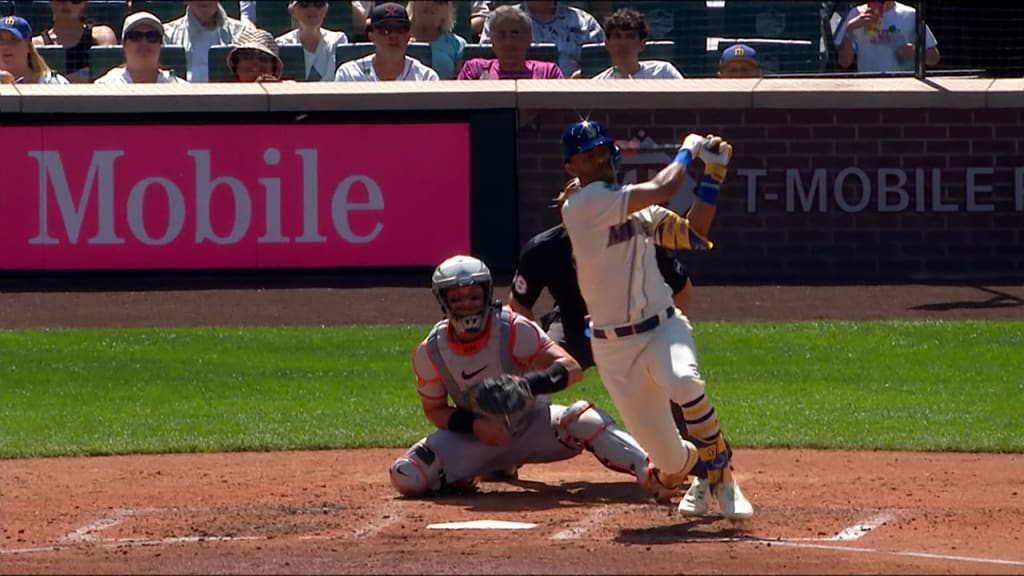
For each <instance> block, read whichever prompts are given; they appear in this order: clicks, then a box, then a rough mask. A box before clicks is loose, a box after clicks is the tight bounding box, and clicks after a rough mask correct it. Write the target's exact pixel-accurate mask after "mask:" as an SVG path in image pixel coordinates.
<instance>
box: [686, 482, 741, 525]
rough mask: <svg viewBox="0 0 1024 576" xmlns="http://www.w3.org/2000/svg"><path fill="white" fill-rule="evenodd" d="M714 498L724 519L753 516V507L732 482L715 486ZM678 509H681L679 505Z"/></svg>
mask: <svg viewBox="0 0 1024 576" xmlns="http://www.w3.org/2000/svg"><path fill="white" fill-rule="evenodd" d="M715 498H716V499H718V506H719V508H720V509H721V511H722V516H724V517H726V518H729V519H731V520H740V519H743V518H750V517H751V516H753V515H754V507H753V506H751V505H750V501H749V500H747V497H746V496H744V495H743V492H742V491H741V490H740V487H739V485H738V484H736V482H735V481H734V480H730V481H728V482H722V483H721V484H719V485H718V486H716V487H715ZM684 501H685V498H684ZM680 509H682V505H681V504H680Z"/></svg>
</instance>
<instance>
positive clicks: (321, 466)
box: [0, 285, 1024, 574]
mask: <svg viewBox="0 0 1024 576" xmlns="http://www.w3.org/2000/svg"><path fill="white" fill-rule="evenodd" d="M497 293H498V294H499V295H504V294H506V293H507V288H501V289H499V290H498V291H497ZM437 315H438V312H437V307H436V305H435V304H434V302H433V300H432V299H431V296H430V293H429V290H427V289H426V288H424V287H422V286H416V285H404V286H390V287H387V288H380V287H376V288H374V287H367V286H363V287H359V286H344V287H341V286H317V287H293V288H290V289H279V288H278V287H268V288H266V289H242V288H237V287H222V288H221V289H216V290H213V289H198V290H159V291H154V290H147V291H135V290H131V289H127V288H125V289H122V290H119V291H109V290H106V291H104V290H84V291H77V292H60V291H55V290H48V291H25V290H20V289H10V287H8V288H7V289H5V291H2V292H0V328H22V327H33V326H54V327H56V326H68V327H74V326H169V325H173V326H190V325H267V324H351V323H360V324H376V323H393V322H394V323H405V322H428V321H432V320H434V319H436V318H437ZM691 317H692V318H693V319H694V320H695V321H697V322H700V321H710V320H730V321H753V320H770V321H785V320H806V319H818V318H820V319H833V318H836V319H880V318H886V319H900V318H914V319H934V320H953V319H965V318H975V319H996V318H999V319H1024V287H1020V286H1000V287H992V286H923V285H922V286H899V287H721V286H718V287H702V288H699V289H698V291H697V294H696V299H695V303H694V312H693V314H691ZM399 452H400V450H398V449H395V450H346V451H318V452H275V453H238V454H201V455H190V454H177V455H152V456H121V457H104V458H53V459H25V460H3V461H0V522H2V538H0V573H3V574H20V573H34V574H43V573H46V574H57V573H83V574H84V573H105V574H112V573H119V574H129V573H130V574H143V573H191V574H213V573H232V574H242V573H244V574H256V573H272V574H285V573H287V574H329V573H350V574H351V573H359V574H398V573H401V574H424V573H438V574H442V573H443V574H455V573H485V572H486V573H492V574H561V573H580V574H613V573H615V574H618V573H645V574H647V573H650V574H654V573H659V574H662V573H666V574H667V573H681V572H687V573H744V574H763V573H787V574H788V573H802V574H821V573H828V574H849V573H858V574H868V573H888V574H892V573H903V574H937V573H942V574H946V573H1000V574H1024V552H1022V550H1024V522H1022V521H1021V519H1022V518H1024V484H1022V481H1021V478H1024V455H1020V454H1015V455H977V454H931V453H928V454H921V453H901V452H847V451H810V450H749V449H742V448H741V449H739V450H737V453H736V460H737V466H738V475H739V477H740V479H741V481H742V483H743V485H744V488H745V491H746V492H747V493H748V496H749V497H750V498H751V500H752V501H753V502H754V505H755V507H756V508H757V514H756V516H755V517H754V518H753V519H751V520H747V521H744V522H740V523H733V522H729V521H726V520H722V519H714V518H709V519H698V520H693V519H686V518H683V517H680V516H677V515H675V514H673V513H672V509H670V508H665V507H657V506H655V505H653V504H651V503H649V502H648V501H647V499H646V498H645V494H644V493H643V492H642V491H641V490H640V489H639V488H637V487H636V486H635V485H634V484H633V483H632V482H631V480H630V478H629V477H627V476H623V475H621V474H616V473H614V472H611V471H609V470H606V469H605V468H603V467H601V466H600V465H599V464H598V463H597V462H596V461H595V460H594V459H593V458H591V457H589V456H587V455H583V456H581V457H579V458H576V459H574V460H572V461H569V462H562V463H558V464H550V465H536V466H527V467H525V468H523V470H522V472H521V479H520V481H519V482H516V483H510V484H503V483H494V484H490V483H489V484H484V485H482V487H481V491H480V492H479V493H476V494H467V495H458V496H446V497H441V498H436V499H430V500H405V499H400V498H396V497H395V495H394V493H393V492H392V490H391V489H390V486H389V485H388V482H387V478H386V474H385V467H386V464H387V463H388V462H390V460H391V459H392V458H394V457H395V456H396V455H397V454H398V453H399ZM480 520H493V521H505V522H518V523H524V524H525V525H526V526H522V527H521V529H518V530H497V529H489V530H478V529H461V530H454V529H444V528H445V527H443V526H436V525H437V524H441V523H450V522H464V521H480Z"/></svg>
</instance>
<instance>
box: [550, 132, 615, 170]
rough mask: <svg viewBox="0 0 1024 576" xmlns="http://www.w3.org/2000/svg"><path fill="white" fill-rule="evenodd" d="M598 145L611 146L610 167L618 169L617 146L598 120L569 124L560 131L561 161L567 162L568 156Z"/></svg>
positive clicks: (570, 156)
mask: <svg viewBox="0 0 1024 576" xmlns="http://www.w3.org/2000/svg"><path fill="white" fill-rule="evenodd" d="M598 146H608V147H609V148H611V162H612V167H613V168H615V169H616V170H618V168H619V160H620V159H621V155H622V153H621V150H620V149H619V146H618V145H617V144H616V143H615V141H614V140H612V139H611V137H609V136H608V131H607V130H605V128H604V126H603V125H602V124H601V123H600V122H595V121H592V120H583V121H581V122H577V123H575V124H570V125H569V127H568V128H566V129H565V131H563V132H562V161H563V162H568V160H569V158H572V157H573V156H575V155H577V154H580V153H581V152H586V151H587V150H590V149H593V148H597V147H598Z"/></svg>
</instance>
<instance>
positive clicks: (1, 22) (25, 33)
mask: <svg viewBox="0 0 1024 576" xmlns="http://www.w3.org/2000/svg"><path fill="white" fill-rule="evenodd" d="M0 30H2V31H6V32H10V33H11V34H14V36H15V38H17V39H19V40H29V39H31V38H32V26H30V25H29V23H28V20H25V19H24V18H22V17H21V16H4V17H3V18H0Z"/></svg>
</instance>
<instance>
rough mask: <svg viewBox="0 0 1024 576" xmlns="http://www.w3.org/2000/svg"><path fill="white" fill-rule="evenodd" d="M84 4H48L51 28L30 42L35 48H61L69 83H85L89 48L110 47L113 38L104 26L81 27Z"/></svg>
mask: <svg viewBox="0 0 1024 576" xmlns="http://www.w3.org/2000/svg"><path fill="white" fill-rule="evenodd" d="M85 9H86V2H85V0H70V1H68V0H50V14H51V16H52V18H53V27H51V28H49V29H47V30H44V31H43V32H41V33H40V34H39V35H38V36H36V37H35V38H33V39H32V43H33V44H35V45H36V46H51V45H61V46H63V47H64V62H65V64H64V70H63V72H64V75H65V76H66V77H67V78H68V80H70V81H72V82H88V81H89V78H91V76H90V75H89V48H92V47H93V46H114V45H116V44H117V36H116V35H115V34H114V30H113V28H111V27H110V26H107V25H106V24H96V25H92V24H86V23H85V21H84V20H85Z"/></svg>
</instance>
